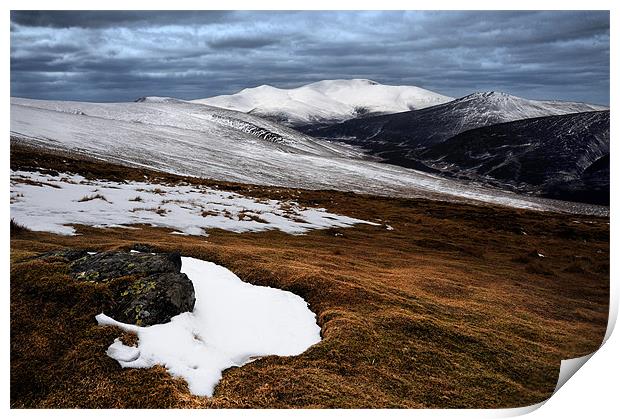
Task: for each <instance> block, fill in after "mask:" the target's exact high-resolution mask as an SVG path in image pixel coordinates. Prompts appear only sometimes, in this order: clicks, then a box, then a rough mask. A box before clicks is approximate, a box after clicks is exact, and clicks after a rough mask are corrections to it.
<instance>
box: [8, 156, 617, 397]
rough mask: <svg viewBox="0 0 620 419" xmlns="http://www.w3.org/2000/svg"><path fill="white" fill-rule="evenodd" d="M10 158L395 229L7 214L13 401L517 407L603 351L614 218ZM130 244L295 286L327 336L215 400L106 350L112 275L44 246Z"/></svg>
mask: <svg viewBox="0 0 620 419" xmlns="http://www.w3.org/2000/svg"><path fill="white" fill-rule="evenodd" d="M11 165H12V167H13V168H22V169H23V168H26V167H39V166H45V167H47V168H49V169H51V170H72V171H77V172H80V173H81V174H83V175H86V176H90V177H107V178H112V179H122V178H135V179H139V180H144V176H147V177H148V178H150V179H153V180H154V179H159V181H164V182H177V181H180V180H184V181H195V182H204V183H207V184H210V185H216V184H217V185H218V186H219V187H220V188H223V189H231V190H235V191H237V192H240V193H244V192H247V193H250V194H252V195H253V196H260V197H269V198H282V197H283V198H286V197H290V198H292V197H294V199H295V200H296V201H298V202H300V203H301V204H303V205H318V206H321V207H325V208H327V209H328V210H331V211H334V212H337V213H341V214H345V215H349V216H354V217H359V218H363V219H367V220H376V219H381V220H382V221H381V222H382V223H384V224H388V225H390V226H392V227H393V230H388V229H386V228H385V226H382V227H376V226H368V225H361V226H356V227H353V228H347V229H331V230H322V231H314V232H311V233H309V234H306V235H303V236H291V235H286V234H284V233H280V232H273V231H272V232H263V233H245V234H236V233H231V232H226V231H219V230H211V231H210V235H209V237H206V238H205V237H183V236H177V235H170V234H169V231H168V230H165V229H157V228H151V227H146V226H142V228H141V229H140V230H121V229H96V228H90V227H84V226H77V229H78V231H79V233H81V235H78V236H71V237H63V236H58V235H53V234H48V233H36V232H30V231H28V230H23V229H19V228H15V229H13V228H12V229H11V406H12V407H89V408H96V407H107V408H109V407H112V408H114V407H126V408H140V407H141V408H145V407H149V408H155V407H159V408H165V407H244V408H248V407H273V408H284V407H324V408H330V407H334V408H335V407H339V408H353V407H409V408H417V407H480V408H483V407H516V406H523V405H528V404H532V403H536V402H539V401H541V400H543V399H545V398H547V397H548V396H549V395H550V394H551V392H552V391H553V389H554V387H555V384H556V381H557V376H558V371H559V364H560V360H561V359H565V358H573V357H577V356H582V355H584V354H587V353H589V352H591V351H593V350H595V349H596V348H597V347H598V346H599V345H600V342H601V340H602V338H603V335H604V332H605V327H606V322H607V310H608V298H609V224H608V221H609V220H608V219H606V218H605V219H603V218H594V217H585V216H573V215H562V214H545V213H537V212H531V211H523V210H514V209H506V208H500V207H494V206H474V205H466V204H454V203H441V202H432V201H427V200H411V199H390V198H377V197H369V196H361V195H355V194H350V193H340V192H334V191H304V190H293V189H284V188H269V187H259V186H250V185H238V184H229V183H223V182H211V181H199V180H191V179H189V178H180V177H175V176H172V175H166V174H160V173H156V172H152V171H146V170H142V169H130V168H125V167H121V166H113V165H109V164H102V163H101V162H89V161H86V160H76V159H73V158H72V157H71V156H56V155H50V154H48V155H42V154H41V153H40V152H39V153H38V154H36V153H33V152H32V150H28V149H25V148H15V147H14V148H13V149H12V156H11ZM136 243H146V244H149V245H151V246H153V247H154V248H155V249H157V250H159V251H173V250H174V251H180V252H181V253H182V254H183V255H186V256H193V257H198V258H202V259H205V260H210V261H213V262H215V263H218V264H221V265H223V266H226V267H227V268H229V269H230V270H232V271H233V272H235V273H236V274H237V275H238V276H239V277H241V278H242V279H243V280H245V281H247V282H250V283H253V284H258V285H268V286H272V287H278V288H281V289H285V290H289V291H292V292H294V293H296V294H298V295H300V296H302V297H303V298H305V299H306V301H308V303H309V305H310V308H311V309H312V310H313V311H314V312H315V313H316V314H317V319H318V323H319V325H320V326H321V329H322V337H323V340H322V341H321V342H320V343H318V344H316V345H314V346H313V347H311V348H309V349H308V350H307V351H306V352H305V353H303V354H302V355H300V356H295V357H276V356H271V357H266V358H262V359H259V360H257V361H255V362H253V363H251V364H248V365H245V366H243V367H241V368H231V369H229V370H226V371H225V372H224V373H223V378H222V380H221V382H220V383H219V385H218V386H217V388H216V391H215V396H214V397H212V398H199V397H195V396H192V395H191V394H190V393H189V392H188V390H187V386H186V384H185V383H184V381H182V380H179V379H174V378H171V377H170V376H169V375H168V374H167V373H166V371H165V369H164V368H162V367H155V368H151V369H145V370H136V369H122V368H120V367H119V365H118V364H117V363H116V361H114V360H112V359H110V358H108V357H107V356H106V355H105V350H106V348H107V346H108V345H109V344H110V343H111V342H112V341H113V339H114V338H115V337H119V336H121V335H122V332H120V331H119V330H117V329H114V328H111V327H100V326H97V324H96V321H95V319H94V316H95V315H96V314H98V313H99V312H100V311H101V310H102V308H103V307H105V306H106V304H107V302H108V298H109V294H108V290H107V288H106V287H105V285H97V284H90V283H77V282H75V281H73V280H72V279H70V277H69V276H68V275H67V270H66V265H65V264H64V263H63V262H62V261H60V260H59V261H57V262H54V261H51V262H50V261H49V260H48V261H47V262H45V261H42V260H37V259H33V257H34V256H36V255H37V254H38V253H40V252H45V251H49V250H53V249H60V248H64V247H71V248H80V249H86V250H95V251H100V250H110V249H128V248H130V247H131V246H133V245H134V244H136ZM538 253H541V254H543V255H544V256H545V257H544V258H542V257H540V256H538ZM125 339H128V340H131V337H127V336H126V337H125Z"/></svg>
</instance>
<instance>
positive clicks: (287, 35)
mask: <svg viewBox="0 0 620 419" xmlns="http://www.w3.org/2000/svg"><path fill="white" fill-rule="evenodd" d="M335 78H368V79H372V80H375V81H378V82H380V83H386V84H412V85H417V86H421V87H425V88H428V89H431V90H435V91H438V92H440V93H444V94H447V95H451V96H463V95H466V94H469V93H471V92H473V91H481V90H500V91H506V92H509V93H512V94H516V95H519V96H524V97H529V98H538V99H543V98H545V99H549V98H550V99H561V100H579V101H586V102H592V103H600V104H608V103H609V13H608V12H604V11H603V12H589V11H552V12H495V11H486V12H480V11H469V12H414V11H410V12H335V11H323V12H269V11H264V12H242V11H233V12H220V11H217V12H204V11H202V12H191V11H183V12H144V11H124V12H110V11H105V12H97V11H89V12H71V11H55V12H51V11H47V12H33V11H24V12H19V11H14V12H12V13H11V95H12V96H22V97H32V98H44V99H71V100H89V101H127V100H133V99H135V98H136V97H140V96H146V95H158V96H173V97H179V98H184V99H193V98H201V97H208V96H213V95H217V94H227V93H234V92H236V91H238V90H240V89H243V88H245V87H252V86H257V85H261V84H271V85H274V86H278V87H294V86H299V85H302V84H305V83H309V82H313V81H317V80H322V79H335Z"/></svg>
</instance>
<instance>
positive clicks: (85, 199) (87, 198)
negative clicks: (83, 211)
mask: <svg viewBox="0 0 620 419" xmlns="http://www.w3.org/2000/svg"><path fill="white" fill-rule="evenodd" d="M95 199H101V200H102V201H105V202H110V201H108V199H107V198H106V197H105V196H103V195H101V194H99V193H97V194H94V195H84V196H83V197H81V198H80V199H78V202H88V201H93V200H95Z"/></svg>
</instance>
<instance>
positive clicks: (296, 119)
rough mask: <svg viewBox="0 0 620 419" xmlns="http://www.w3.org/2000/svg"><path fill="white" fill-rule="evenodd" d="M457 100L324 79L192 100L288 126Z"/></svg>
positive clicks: (363, 82)
mask: <svg viewBox="0 0 620 419" xmlns="http://www.w3.org/2000/svg"><path fill="white" fill-rule="evenodd" d="M451 100H453V98H451V97H449V96H444V95H441V94H439V93H435V92H432V91H430V90H426V89H422V88H420V87H416V86H389V85H384V84H379V83H377V82H374V81H372V80H366V79H353V80H323V81H319V82H316V83H310V84H306V85H304V86H301V87H297V88H294V89H279V88H277V87H273V86H269V85H263V86H258V87H253V88H249V89H243V90H241V91H240V92H238V93H235V94H232V95H222V96H215V97H210V98H206V99H196V100H193V101H192V102H194V103H201V104H204V105H211V106H217V107H220V108H225V109H231V110H234V111H241V112H249V113H251V114H254V115H259V116H266V117H271V118H276V119H277V120H278V121H280V122H282V123H284V124H286V125H303V124H310V123H315V122H322V121H332V122H334V121H345V120H347V119H351V118H355V117H356V116H359V115H360V114H363V113H396V112H405V111H410V110H413V109H422V108H426V107H429V106H434V105H439V104H441V103H446V102H449V101H451Z"/></svg>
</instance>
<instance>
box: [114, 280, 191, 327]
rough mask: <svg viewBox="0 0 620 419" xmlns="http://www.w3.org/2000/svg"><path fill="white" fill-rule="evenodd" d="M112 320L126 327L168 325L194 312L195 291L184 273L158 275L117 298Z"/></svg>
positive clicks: (138, 281)
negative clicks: (177, 318)
mask: <svg viewBox="0 0 620 419" xmlns="http://www.w3.org/2000/svg"><path fill="white" fill-rule="evenodd" d="M115 301H116V305H115V307H113V308H112V310H111V314H110V315H111V316H112V317H113V318H114V319H116V320H118V321H120V322H123V323H130V324H136V325H138V326H147V325H153V324H159V323H166V322H168V321H169V320H170V319H171V318H172V317H174V316H176V315H177V314H180V313H183V312H186V311H191V310H193V309H194V303H195V302H196V297H195V295H194V287H193V285H192V282H191V281H190V280H189V278H188V277H187V275H185V274H183V273H172V272H167V273H159V274H155V275H151V276H147V277H146V278H140V279H137V280H135V281H133V282H132V283H131V285H130V286H129V287H127V288H126V289H125V290H123V291H121V292H120V293H119V295H117V296H115Z"/></svg>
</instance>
